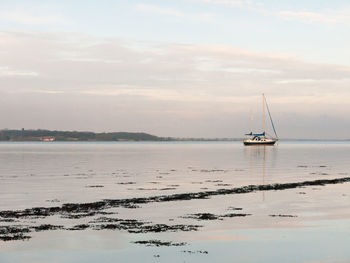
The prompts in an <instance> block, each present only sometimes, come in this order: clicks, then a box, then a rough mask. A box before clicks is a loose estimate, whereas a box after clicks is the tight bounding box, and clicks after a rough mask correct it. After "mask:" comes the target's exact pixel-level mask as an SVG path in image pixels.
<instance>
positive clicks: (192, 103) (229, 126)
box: [0, 0, 350, 139]
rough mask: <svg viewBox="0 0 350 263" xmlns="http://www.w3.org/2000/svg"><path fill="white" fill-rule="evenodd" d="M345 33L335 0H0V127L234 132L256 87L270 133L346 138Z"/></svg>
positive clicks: (256, 107) (349, 72) (340, 4)
mask: <svg viewBox="0 0 350 263" xmlns="http://www.w3.org/2000/svg"><path fill="white" fill-rule="evenodd" d="M349 32H350V2H349V1H339V0H334V1H328V0H327V1H325V0H308V1H295V0H284V1H277V0H266V1H263V0H260V1H258V0H256V1H255V0H177V1H166V0H162V1H138V0H129V1H122V0H120V1H119V0H113V1H112V0H110V1H109V0H99V1H90V0H74V1H71V0H59V1H58V0H57V1H53V0H45V1H44V0H42V1H35V0H25V1H17V0H10V1H6V0H0V129H4V128H9V129H14V128H15V129H20V128H25V129H37V128H41V129H56V130H78V131H96V132H104V131H106V132H108V131H130V132H140V131H142V132H147V133H151V134H155V135H158V136H172V137H226V138H236V137H242V136H243V135H244V133H246V132H249V131H250V129H251V128H250V127H252V129H253V130H254V131H256V132H258V131H261V129H262V117H261V114H262V110H261V94H262V93H264V94H265V95H266V98H267V101H268V104H269V107H270V110H271V114H272V117H273V120H274V122H275V126H276V129H277V132H278V135H279V137H281V138H320V139H344V138H350V135H349V132H348V131H349V130H350V106H349V105H350V48H349V47H350V34H349ZM250 112H252V113H253V121H251V120H250V119H251V118H250ZM268 132H269V133H272V132H271V127H270V126H268Z"/></svg>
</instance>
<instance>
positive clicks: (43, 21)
mask: <svg viewBox="0 0 350 263" xmlns="http://www.w3.org/2000/svg"><path fill="white" fill-rule="evenodd" d="M0 20H2V21H7V22H12V23H18V24H23V25H47V24H49V25H57V24H59V25H60V24H68V20H67V18H65V17H63V16H62V15H58V14H51V15H47V16H43V15H41V14H40V15H39V14H35V13H30V12H28V11H22V10H15V11H0Z"/></svg>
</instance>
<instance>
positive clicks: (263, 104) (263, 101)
mask: <svg viewBox="0 0 350 263" xmlns="http://www.w3.org/2000/svg"><path fill="white" fill-rule="evenodd" d="M262 107H263V128H264V131H263V132H264V133H265V132H266V121H265V95H264V93H263V94H262Z"/></svg>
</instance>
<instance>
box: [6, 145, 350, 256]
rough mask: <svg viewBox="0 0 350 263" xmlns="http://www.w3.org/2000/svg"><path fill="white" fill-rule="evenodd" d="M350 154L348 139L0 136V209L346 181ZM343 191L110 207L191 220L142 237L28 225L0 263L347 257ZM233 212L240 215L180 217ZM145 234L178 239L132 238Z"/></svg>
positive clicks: (349, 227)
mask: <svg viewBox="0 0 350 263" xmlns="http://www.w3.org/2000/svg"><path fill="white" fill-rule="evenodd" d="M349 159H350V143H349V142H280V143H279V145H277V146H274V147H271V146H268V147H256V146H253V147H244V146H243V145H242V144H241V143H238V142H210V143H205V142H176V143H165V142H162V143H1V144H0V182H1V183H0V198H1V200H2V202H1V203H0V211H3V210H17V209H25V208H32V207H51V206H61V205H62V204H64V203H86V202H94V201H100V200H103V199H124V198H133V197H147V196H158V195H170V194H174V193H188V192H202V191H208V190H217V189H223V188H227V189H229V188H234V187H240V186H246V185H252V184H253V185H261V184H272V183H290V182H302V181H311V180H317V179H332V178H341V177H349V176H350V169H349V168H350V163H349V162H348V160H349ZM349 187H350V183H344V184H337V185H325V186H310V187H305V188H296V189H288V190H283V191H266V192H253V193H247V194H239V195H218V196H213V197H211V198H209V199H195V200H186V201H174V202H164V203H157V202H156V203H147V204H142V205H141V206H140V207H139V208H136V209H128V208H122V207H117V208H113V209H109V210H108V211H111V212H114V213H116V214H114V215H111V216H110V217H114V216H115V217H118V218H124V219H137V220H142V221H145V222H152V223H165V224H196V225H201V226H202V227H200V228H199V229H198V231H190V232H182V231H177V232H168V231H167V232H161V233H141V234H140V233H139V234H133V233H128V232H126V231H124V230H99V231H97V230H91V229H88V230H84V231H69V230H55V231H44V232H37V233H33V234H32V238H31V239H29V240H27V241H7V242H2V241H0V243H1V248H0V251H1V252H0V262H26V263H27V262H48V261H49V262H96V261H98V260H99V261H101V260H102V262H116V261H117V262H125V261H128V262H212V261H213V260H215V261H219V262H349V261H350V252H349V251H348V249H347V244H348V243H349V241H350V209H349V208H350V195H349V194H348V189H349ZM233 207H235V208H241V209H242V210H239V211H232V208H233ZM232 212H235V213H236V212H239V213H246V214H250V215H249V216H245V217H232V218H227V217H225V218H219V219H218V220H196V219H193V218H186V217H188V215H190V214H195V213H212V214H215V215H225V214H228V213H232ZM271 215H284V216H271ZM97 217H99V216H95V217H91V218H81V219H78V220H72V219H67V218H60V217H59V216H57V215H54V216H49V217H47V218H45V219H26V220H22V221H21V224H27V225H30V224H35V223H37V221H40V223H50V224H59V225H64V226H73V225H76V224H80V223H88V222H89V221H91V220H93V219H95V218H97ZM12 224H18V222H17V223H16V222H15V223H12ZM0 225H1V226H4V225H9V223H6V222H0ZM152 239H157V240H162V241H173V242H186V245H185V246H170V247H165V246H161V247H153V246H152V247H147V246H145V245H141V244H134V243H132V242H134V241H140V240H152ZM183 251H185V252H183ZM189 251H190V252H189ZM202 252H203V253H202ZM204 252H207V253H204ZM158 256H159V257H158Z"/></svg>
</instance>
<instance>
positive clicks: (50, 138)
mask: <svg viewBox="0 0 350 263" xmlns="http://www.w3.org/2000/svg"><path fill="white" fill-rule="evenodd" d="M54 140H55V137H54V136H45V137H40V141H42V142H53V141H54Z"/></svg>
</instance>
